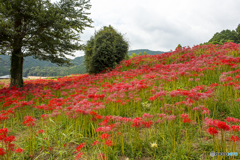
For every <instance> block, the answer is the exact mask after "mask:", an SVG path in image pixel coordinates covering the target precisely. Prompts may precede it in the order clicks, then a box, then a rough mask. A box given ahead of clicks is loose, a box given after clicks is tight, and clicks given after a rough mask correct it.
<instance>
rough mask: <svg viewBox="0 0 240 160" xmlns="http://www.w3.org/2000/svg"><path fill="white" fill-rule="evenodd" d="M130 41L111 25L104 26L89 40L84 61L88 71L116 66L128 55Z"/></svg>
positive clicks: (98, 70)
mask: <svg viewBox="0 0 240 160" xmlns="http://www.w3.org/2000/svg"><path fill="white" fill-rule="evenodd" d="M128 46H129V45H128V42H127V41H126V40H124V38H123V35H122V34H121V33H118V32H117V31H116V30H115V29H114V28H113V27H112V26H111V25H109V26H104V27H103V28H102V29H100V30H99V31H98V32H96V33H95V35H94V36H92V37H91V38H90V40H89V41H87V44H86V47H85V56H84V59H85V61H84V63H85V65H86V71H87V72H88V73H90V74H91V73H94V74H96V73H100V72H102V71H104V70H106V69H109V68H111V69H112V68H114V67H115V66H116V65H117V64H119V63H120V61H121V60H123V59H124V58H127V57H128Z"/></svg>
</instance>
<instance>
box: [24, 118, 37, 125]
mask: <svg viewBox="0 0 240 160" xmlns="http://www.w3.org/2000/svg"><path fill="white" fill-rule="evenodd" d="M24 119H25V121H23V124H24V125H26V126H34V125H35V121H36V119H35V118H33V117H32V116H25V117H24Z"/></svg>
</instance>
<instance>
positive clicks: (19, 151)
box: [15, 148, 23, 153]
mask: <svg viewBox="0 0 240 160" xmlns="http://www.w3.org/2000/svg"><path fill="white" fill-rule="evenodd" d="M22 152H23V149H22V148H17V149H16V150H15V153H22Z"/></svg>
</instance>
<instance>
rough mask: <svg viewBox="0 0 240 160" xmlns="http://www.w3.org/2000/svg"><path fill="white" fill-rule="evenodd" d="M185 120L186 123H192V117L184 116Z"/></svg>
mask: <svg viewBox="0 0 240 160" xmlns="http://www.w3.org/2000/svg"><path fill="white" fill-rule="evenodd" d="M183 122H184V123H191V119H190V118H184V120H183Z"/></svg>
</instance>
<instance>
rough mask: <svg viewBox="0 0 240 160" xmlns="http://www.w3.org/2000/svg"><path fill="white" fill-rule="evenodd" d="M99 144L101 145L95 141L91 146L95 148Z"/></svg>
mask: <svg viewBox="0 0 240 160" xmlns="http://www.w3.org/2000/svg"><path fill="white" fill-rule="evenodd" d="M97 144H99V141H94V142H93V143H92V144H91V145H92V146H95V145H97Z"/></svg>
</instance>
